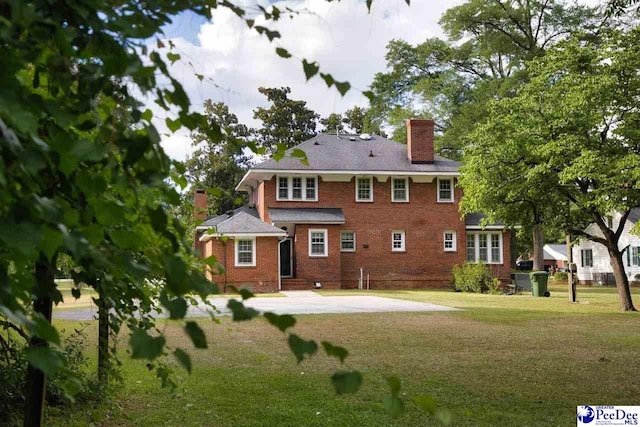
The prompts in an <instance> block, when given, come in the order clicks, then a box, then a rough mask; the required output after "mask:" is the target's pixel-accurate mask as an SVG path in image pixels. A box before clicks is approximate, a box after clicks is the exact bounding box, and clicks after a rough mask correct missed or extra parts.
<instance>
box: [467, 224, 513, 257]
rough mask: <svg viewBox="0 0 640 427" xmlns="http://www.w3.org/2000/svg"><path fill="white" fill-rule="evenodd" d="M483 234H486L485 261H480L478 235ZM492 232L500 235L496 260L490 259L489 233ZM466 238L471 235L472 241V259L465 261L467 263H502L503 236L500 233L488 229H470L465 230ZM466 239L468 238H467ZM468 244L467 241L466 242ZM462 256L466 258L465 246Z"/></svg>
mask: <svg viewBox="0 0 640 427" xmlns="http://www.w3.org/2000/svg"><path fill="white" fill-rule="evenodd" d="M481 234H484V235H486V236H487V261H480V237H479V236H480V235H481ZM492 234H497V235H498V236H500V238H499V240H498V242H499V245H500V246H499V247H500V260H498V261H491V258H492V257H491V235H492ZM466 235H467V238H468V236H469V235H472V236H473V242H474V246H473V248H474V251H475V254H474V260H473V261H466V262H468V263H473V264H475V263H478V262H482V263H484V264H495V265H499V264H504V244H503V236H502V233H495V232H490V231H479V232H478V231H472V232H469V231H468V230H467V233H466ZM467 241H468V240H467ZM467 244H468V243H467ZM464 257H465V260H466V259H467V247H466V246H465V253H464Z"/></svg>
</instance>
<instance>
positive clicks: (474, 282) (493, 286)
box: [453, 263, 501, 293]
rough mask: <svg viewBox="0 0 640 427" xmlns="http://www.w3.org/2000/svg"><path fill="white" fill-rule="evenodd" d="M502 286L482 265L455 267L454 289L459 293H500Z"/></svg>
mask: <svg viewBox="0 0 640 427" xmlns="http://www.w3.org/2000/svg"><path fill="white" fill-rule="evenodd" d="M500 285H501V284H500V280H498V279H497V278H496V277H492V276H491V272H490V271H489V269H488V268H487V266H486V265H484V264H482V263H478V264H464V265H454V266H453V287H454V289H455V290H456V291H458V292H475V293H485V292H490V293H498V292H499V291H500Z"/></svg>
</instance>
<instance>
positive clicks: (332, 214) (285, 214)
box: [269, 208, 346, 224]
mask: <svg viewBox="0 0 640 427" xmlns="http://www.w3.org/2000/svg"><path fill="white" fill-rule="evenodd" d="M269 217H270V218H271V222H273V223H287V222H290V223H294V224H344V223H345V222H346V221H345V218H344V213H342V209H340V208H270V209H269Z"/></svg>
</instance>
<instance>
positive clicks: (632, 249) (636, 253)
mask: <svg viewBox="0 0 640 427" xmlns="http://www.w3.org/2000/svg"><path fill="white" fill-rule="evenodd" d="M639 265H640V246H629V248H628V249H627V266H628V267H631V266H639Z"/></svg>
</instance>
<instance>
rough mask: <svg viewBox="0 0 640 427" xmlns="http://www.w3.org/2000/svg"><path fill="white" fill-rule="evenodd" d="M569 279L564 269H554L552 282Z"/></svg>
mask: <svg viewBox="0 0 640 427" xmlns="http://www.w3.org/2000/svg"><path fill="white" fill-rule="evenodd" d="M567 280H569V274H568V273H567V272H566V271H556V273H555V274H554V275H553V281H554V282H566V281H567Z"/></svg>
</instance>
